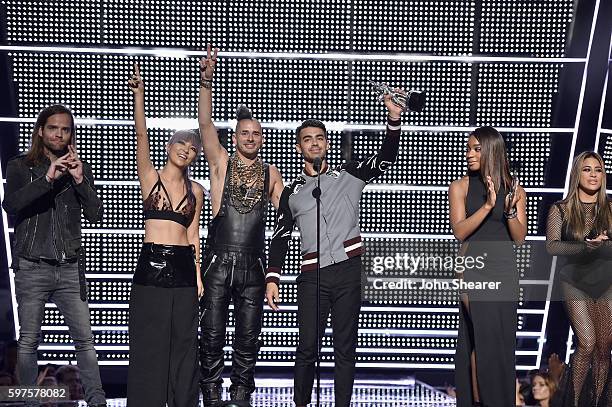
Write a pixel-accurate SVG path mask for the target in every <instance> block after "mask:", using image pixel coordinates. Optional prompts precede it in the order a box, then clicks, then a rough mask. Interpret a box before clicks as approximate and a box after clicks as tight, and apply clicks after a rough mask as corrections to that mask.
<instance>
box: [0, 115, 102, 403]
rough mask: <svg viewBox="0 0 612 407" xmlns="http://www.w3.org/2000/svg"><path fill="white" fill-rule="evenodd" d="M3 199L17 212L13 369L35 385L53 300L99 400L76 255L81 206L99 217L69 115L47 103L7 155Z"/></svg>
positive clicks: (90, 398)
mask: <svg viewBox="0 0 612 407" xmlns="http://www.w3.org/2000/svg"><path fill="white" fill-rule="evenodd" d="M2 207H3V208H4V209H5V210H6V212H7V213H8V214H9V215H14V216H15V239H14V242H13V264H12V268H13V270H14V271H15V294H16V297H17V305H18V310H19V325H20V330H19V344H18V363H17V369H18V374H19V378H20V381H21V384H22V385H24V386H25V385H31V386H33V385H35V384H36V378H37V376H38V365H37V352H38V345H39V343H40V334H41V324H42V321H43V317H44V312H45V303H46V302H47V301H53V302H54V303H55V304H56V305H57V308H58V309H59V311H60V312H61V313H62V314H63V316H64V318H65V320H66V324H67V325H68V328H69V329H70V336H71V337H72V340H74V347H75V355H76V359H77V363H78V365H79V368H80V371H81V379H82V382H83V387H84V389H85V400H86V401H87V403H88V405H89V406H105V405H106V400H105V395H104V391H103V390H102V385H101V383H100V371H99V369H98V361H97V359H96V350H95V349H94V338H93V335H92V333H91V326H90V321H89V307H88V304H87V293H86V285H85V274H84V270H83V269H82V267H80V266H81V265H83V264H84V262H82V261H79V259H80V258H81V259H82V258H83V256H84V252H83V249H82V248H81V212H82V213H83V214H84V215H85V218H86V219H87V220H88V221H89V222H100V221H101V220H102V202H101V201H100V199H99V198H98V195H97V193H96V190H95V188H94V180H93V175H92V172H91V167H90V166H89V165H88V164H87V163H85V162H83V161H81V160H80V159H79V157H78V155H77V152H76V149H75V127H74V117H73V116H72V113H71V112H70V110H69V109H68V108H66V107H65V106H62V105H53V106H49V107H47V108H45V109H43V110H42V111H41V112H40V114H39V115H38V118H37V120H36V124H35V125H34V131H33V133H32V144H31V147H30V150H29V151H28V152H27V153H26V154H22V155H19V156H17V157H16V158H14V159H12V160H11V161H9V163H8V166H7V173H6V190H5V197H4V202H3V203H2Z"/></svg>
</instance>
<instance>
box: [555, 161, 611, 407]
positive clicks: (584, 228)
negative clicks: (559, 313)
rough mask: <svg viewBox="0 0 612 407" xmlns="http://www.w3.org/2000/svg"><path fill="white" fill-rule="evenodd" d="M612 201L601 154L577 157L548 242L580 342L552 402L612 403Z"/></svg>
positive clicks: (569, 404) (565, 404)
mask: <svg viewBox="0 0 612 407" xmlns="http://www.w3.org/2000/svg"><path fill="white" fill-rule="evenodd" d="M610 236H612V203H611V202H610V201H609V200H608V197H607V195H606V173H605V168H604V163H603V160H602V158H601V157H600V156H599V154H597V153H595V152H592V151H587V152H583V153H581V154H580V155H578V156H577V157H576V159H575V160H574V164H573V166H572V172H571V174H570V185H569V190H568V194H567V197H566V198H565V199H564V200H562V201H559V202H556V203H555V204H554V205H553V206H552V207H551V209H550V211H549V213H548V224H547V229H546V240H547V242H546V246H547V249H548V252H549V253H550V254H552V255H555V256H563V257H560V258H559V261H560V262H563V263H564V264H563V265H562V266H561V267H560V269H559V276H560V278H561V286H562V289H563V295H564V303H565V307H566V310H567V314H568V316H569V319H570V322H571V324H572V329H573V331H574V334H575V336H576V338H577V339H578V341H577V346H576V350H575V351H574V354H573V356H572V358H571V363H570V366H568V367H566V368H565V371H564V375H563V377H562V379H561V383H560V386H559V392H558V394H557V397H555V398H554V399H553V406H588V407H595V406H598V407H601V406H605V407H609V406H612V389H611V387H612V384H611V382H612V380H611V371H610V351H611V350H612V242H610V241H609V237H610Z"/></svg>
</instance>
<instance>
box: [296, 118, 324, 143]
mask: <svg viewBox="0 0 612 407" xmlns="http://www.w3.org/2000/svg"><path fill="white" fill-rule="evenodd" d="M307 127H316V128H318V129H321V130H323V134H325V139H326V140H327V129H326V128H325V124H323V122H322V121H321V120H316V119H308V120H304V121H303V122H302V124H300V127H298V128H297V129H296V131H295V138H296V142H297V143H298V144H300V140H301V139H300V133H301V132H302V130H304V129H305V128H307Z"/></svg>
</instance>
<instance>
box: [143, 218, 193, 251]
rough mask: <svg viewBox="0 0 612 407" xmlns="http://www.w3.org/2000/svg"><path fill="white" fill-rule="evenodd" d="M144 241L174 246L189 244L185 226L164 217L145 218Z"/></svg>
mask: <svg viewBox="0 0 612 407" xmlns="http://www.w3.org/2000/svg"><path fill="white" fill-rule="evenodd" d="M144 241H145V243H157V244H167V245H176V246H189V244H190V243H189V240H188V239H187V228H185V227H183V226H182V225H180V224H178V223H176V222H173V221H171V220H165V219H147V220H146V221H145V238H144Z"/></svg>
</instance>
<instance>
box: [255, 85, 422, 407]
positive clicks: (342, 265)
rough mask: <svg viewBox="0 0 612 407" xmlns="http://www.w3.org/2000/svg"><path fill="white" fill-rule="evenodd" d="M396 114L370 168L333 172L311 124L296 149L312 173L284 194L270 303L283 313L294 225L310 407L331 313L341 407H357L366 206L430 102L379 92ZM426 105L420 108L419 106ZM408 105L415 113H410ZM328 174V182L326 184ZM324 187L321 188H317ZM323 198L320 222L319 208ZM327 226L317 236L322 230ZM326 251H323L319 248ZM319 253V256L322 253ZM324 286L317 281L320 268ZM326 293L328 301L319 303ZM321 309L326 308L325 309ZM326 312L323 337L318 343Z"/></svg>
mask: <svg viewBox="0 0 612 407" xmlns="http://www.w3.org/2000/svg"><path fill="white" fill-rule="evenodd" d="M375 88H376V90H377V92H379V93H381V95H380V97H381V99H383V100H384V103H385V105H386V107H387V110H388V119H387V132H386V136H385V138H384V140H383V143H382V146H381V148H380V150H379V151H378V153H376V154H374V155H372V156H370V157H369V158H367V159H366V160H364V161H350V162H346V163H344V164H342V165H340V166H338V167H335V168H331V167H330V166H329V164H328V163H327V159H326V155H327V150H328V148H329V143H328V139H327V132H326V129H325V125H324V124H323V123H322V122H320V121H318V120H312V119H311V120H306V121H304V122H303V123H302V125H301V126H300V127H298V129H297V133H296V137H297V140H296V149H297V152H298V153H300V154H302V155H303V156H304V171H303V172H302V175H300V176H299V177H298V178H297V179H296V180H295V181H293V183H292V184H291V185H289V186H286V187H285V188H284V190H283V192H282V195H281V198H280V203H279V208H278V212H277V217H276V227H275V230H274V234H273V237H272V242H271V244H270V254H269V264H268V266H269V267H268V269H267V274H266V300H267V302H268V305H269V306H270V307H271V308H272V309H274V310H278V306H277V302H278V301H279V294H278V292H279V290H278V285H279V283H280V273H281V269H282V267H283V264H284V261H285V256H286V254H287V249H288V243H289V240H290V239H291V232H292V231H293V228H294V225H295V224H297V227H298V229H299V231H300V234H301V254H302V264H301V273H300V275H299V276H298V278H297V280H296V282H297V287H298V291H297V292H298V294H297V297H298V298H297V301H298V316H297V318H298V327H299V343H298V347H297V351H296V361H295V377H294V386H295V389H294V402H295V404H296V405H297V406H306V405H307V404H308V403H310V399H311V397H310V396H311V393H312V386H313V381H314V375H315V362H316V359H317V347H318V346H319V345H318V344H319V343H320V342H319V341H320V338H321V337H322V336H323V333H324V332H325V326H326V322H327V317H328V315H329V313H330V310H331V318H332V328H333V343H334V361H335V367H334V377H335V384H334V387H335V405H336V406H338V407H340V406H349V405H350V401H351V395H352V389H353V381H354V377H355V356H356V347H357V328H358V321H359V311H360V308H361V268H362V263H361V257H360V256H361V254H362V253H363V243H362V239H361V232H360V230H359V200H360V198H361V193H362V191H363V189H364V187H365V186H366V185H367V184H368V183H369V182H371V181H372V180H373V179H374V178H376V177H378V176H380V175H381V174H383V173H384V172H385V171H386V170H387V169H388V168H389V167H390V166H391V165H392V164H393V163H394V162H395V160H396V158H397V153H398V150H399V139H400V130H401V123H400V118H401V114H402V112H403V111H404V110H407V108H409V109H411V110H420V108H422V103H423V100H420V99H422V98H424V95H423V94H421V93H418V92H411V93H410V94H409V95H406V93H405V92H403V91H402V90H399V89H395V90H391V89H390V88H389V87H388V86H387V85H384V84H383V85H376V86H375ZM415 103H416V104H417V105H418V104H420V105H421V106H417V107H416V108H414V107H413V106H414V104H415ZM406 105H407V106H406ZM319 174H320V177H319ZM317 184H319V186H317ZM317 195H318V196H319V197H320V198H319V199H320V215H319V216H318V217H317V203H316V200H315V199H313V196H315V197H316V196H317ZM319 221H320V227H319V233H320V239H318V236H317V222H319ZM318 244H319V245H320V246H318ZM317 247H319V250H317ZM318 266H320V280H319V281H317V280H318V279H317V272H316V270H317V267H318ZM317 292H319V295H320V299H319V298H318V296H317ZM317 303H318V304H319V305H320V306H319V307H317ZM317 308H319V316H320V318H319V329H318V333H319V337H317V329H316V327H317V312H316V310H317Z"/></svg>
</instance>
